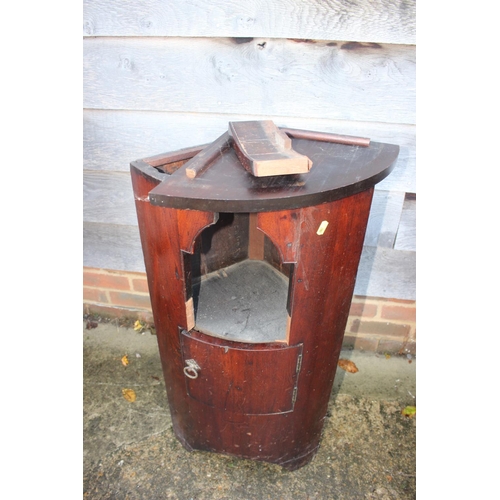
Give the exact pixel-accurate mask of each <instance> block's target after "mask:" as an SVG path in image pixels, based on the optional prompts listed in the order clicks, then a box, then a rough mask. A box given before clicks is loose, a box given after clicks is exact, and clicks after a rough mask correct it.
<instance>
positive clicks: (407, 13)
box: [83, 0, 416, 44]
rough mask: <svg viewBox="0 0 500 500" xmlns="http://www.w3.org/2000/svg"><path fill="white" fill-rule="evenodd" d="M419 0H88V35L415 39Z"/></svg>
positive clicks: (408, 41)
mask: <svg viewBox="0 0 500 500" xmlns="http://www.w3.org/2000/svg"><path fill="white" fill-rule="evenodd" d="M415 5H416V2H415V0H400V1H398V2H394V1H393V0H359V1H357V2H355V3H354V2H346V1H345V0H328V1H325V0H247V1H245V2H241V1H240V0H212V1H210V2H208V1H201V0H198V1H191V2H186V1H185V0H171V1H169V2H165V1H164V0H141V1H140V2H138V1H137V0H106V1H105V2H103V1H102V0H84V2H83V35H84V36H187V37H191V36H192V37H213V36H225V37H272V38H306V39H308V38H313V39H319V40H330V39H331V38H332V37H335V39H336V40H357V41H366V42H379V43H402V44H413V43H415V38H416V37H415V25H416V19H415V18H416V8H415Z"/></svg>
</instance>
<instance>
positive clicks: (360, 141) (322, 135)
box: [280, 128, 370, 148]
mask: <svg viewBox="0 0 500 500" xmlns="http://www.w3.org/2000/svg"><path fill="white" fill-rule="evenodd" d="M280 130H281V131H282V132H285V134H287V135H289V136H290V137H292V138H293V139H309V140H311V141H324V142H335V143H337V144H346V145H348V146H363V147H365V148H367V147H368V146H369V145H370V139H368V138H367V137H355V136H352V135H340V134H332V133H330V132H315V131H312V130H298V129H294V128H281V129H280Z"/></svg>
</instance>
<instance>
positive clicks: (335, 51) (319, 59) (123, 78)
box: [83, 37, 415, 124]
mask: <svg viewBox="0 0 500 500" xmlns="http://www.w3.org/2000/svg"><path fill="white" fill-rule="evenodd" d="M83 47H84V70H83V84H84V107H86V108H92V109H130V110H133V109H135V110H153V111H177V112H198V113H199V112H201V113H237V114H254V115H256V114H265V115H275V116H282V117H303V118H311V117H315V118H324V119H330V120H333V119H335V120H352V121H370V122H390V123H404V124H414V123H415V46H411V45H380V44H363V43H358V42H348V43H343V42H328V43H327V42H310V43H299V42H295V41H292V40H286V39H253V40H251V41H248V42H246V43H236V42H235V41H234V40H233V39H229V38H211V39H205V38H154V37H152V38H146V37H144V38H87V39H85V40H84V44H83Z"/></svg>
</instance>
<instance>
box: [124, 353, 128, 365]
mask: <svg viewBox="0 0 500 500" xmlns="http://www.w3.org/2000/svg"><path fill="white" fill-rule="evenodd" d="M128 363H129V361H128V356H127V355H126V354H125V356H123V358H122V365H123V366H128Z"/></svg>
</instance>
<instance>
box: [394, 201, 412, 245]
mask: <svg viewBox="0 0 500 500" xmlns="http://www.w3.org/2000/svg"><path fill="white" fill-rule="evenodd" d="M416 214H417V201H416V200H405V202H404V205H403V212H402V214H401V221H400V223H399V228H398V233H397V236H396V242H395V244H394V248H396V249H397V250H411V251H413V252H415V251H416V250H417V243H416V240H417V218H416Z"/></svg>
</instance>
